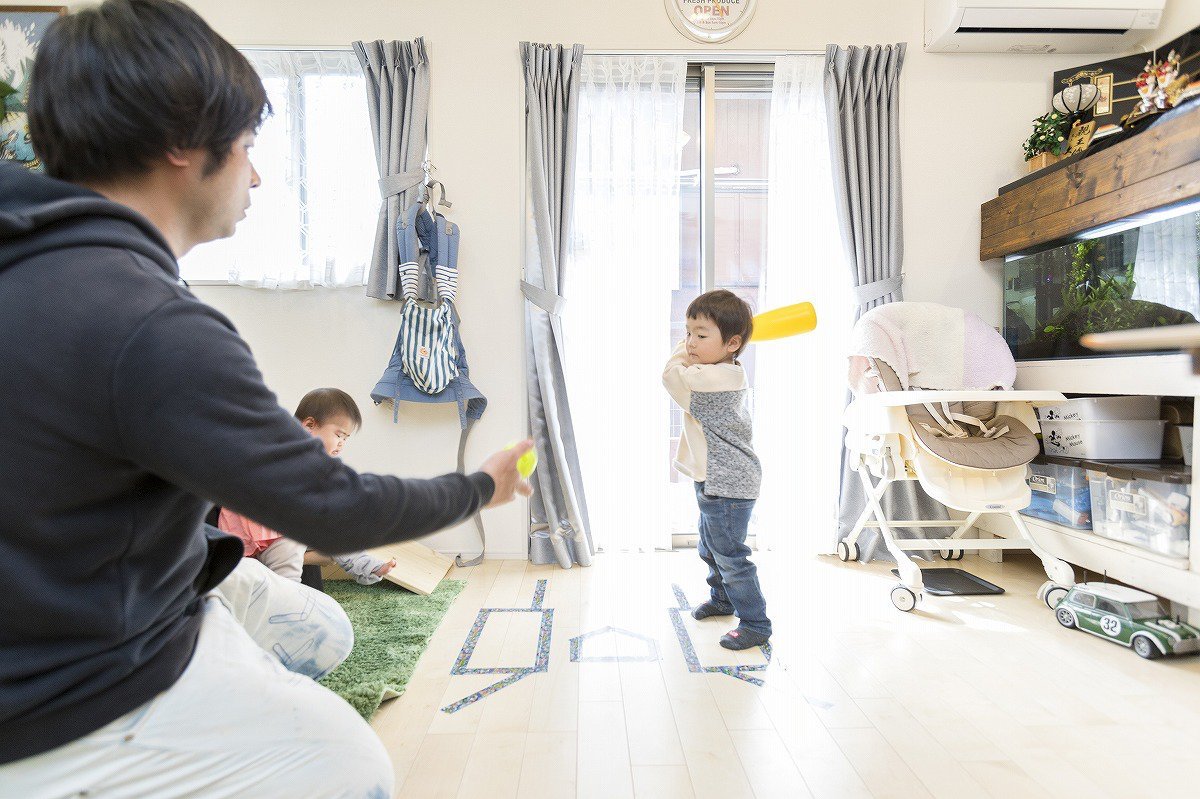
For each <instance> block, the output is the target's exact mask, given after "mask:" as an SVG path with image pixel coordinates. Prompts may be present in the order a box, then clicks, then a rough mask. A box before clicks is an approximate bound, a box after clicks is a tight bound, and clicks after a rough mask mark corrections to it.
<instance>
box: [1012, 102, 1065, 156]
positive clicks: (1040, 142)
mask: <svg viewBox="0 0 1200 799" xmlns="http://www.w3.org/2000/svg"><path fill="white" fill-rule="evenodd" d="M1070 130H1071V125H1070V121H1069V119H1068V117H1067V115H1066V114H1060V113H1059V112H1057V111H1048V112H1047V113H1045V114H1042V115H1041V116H1040V117H1038V118H1037V119H1035V120H1033V133H1031V134H1030V135H1029V138H1028V139H1026V140H1025V145H1024V146H1025V160H1026V161H1028V160H1029V159H1030V158H1033V157H1034V156H1035V155H1040V154H1041V153H1052V154H1053V155H1062V154H1063V153H1065V152H1066V151H1067V134H1068V133H1070Z"/></svg>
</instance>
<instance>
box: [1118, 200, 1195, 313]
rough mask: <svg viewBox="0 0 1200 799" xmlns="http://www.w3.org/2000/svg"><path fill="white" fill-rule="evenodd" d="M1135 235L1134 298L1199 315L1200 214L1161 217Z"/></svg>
mask: <svg viewBox="0 0 1200 799" xmlns="http://www.w3.org/2000/svg"><path fill="white" fill-rule="evenodd" d="M1137 235H1138V242H1137V255H1136V256H1135V257H1134V259H1133V264H1134V266H1133V279H1134V282H1135V285H1134V289H1133V299H1135V300H1148V301H1150V302H1158V303H1162V304H1163V305H1169V306H1171V307H1172V308H1178V309H1179V310H1181V311H1187V312H1188V313H1190V314H1191V315H1192V316H1194V317H1196V318H1197V319H1200V282H1197V279H1196V278H1197V270H1198V269H1200V214H1197V213H1187V214H1184V215H1182V216H1176V217H1172V218H1171V219H1163V220H1161V221H1158V222H1155V223H1153V224H1150V225H1146V226H1145V227H1143V228H1141V229H1140V230H1139V231H1138V233H1137Z"/></svg>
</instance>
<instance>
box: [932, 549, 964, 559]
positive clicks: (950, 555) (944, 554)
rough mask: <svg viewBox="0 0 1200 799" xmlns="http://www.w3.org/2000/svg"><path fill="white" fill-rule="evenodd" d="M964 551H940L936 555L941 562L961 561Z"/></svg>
mask: <svg viewBox="0 0 1200 799" xmlns="http://www.w3.org/2000/svg"><path fill="white" fill-rule="evenodd" d="M965 554H966V550H963V549H957V548H956V549H942V550H939V551H938V555H939V556H940V557H941V559H942V560H962V559H963V555H965Z"/></svg>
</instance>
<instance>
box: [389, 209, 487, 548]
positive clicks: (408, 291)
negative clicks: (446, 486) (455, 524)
mask: <svg viewBox="0 0 1200 799" xmlns="http://www.w3.org/2000/svg"><path fill="white" fill-rule="evenodd" d="M441 204H442V205H446V206H448V205H449V203H447V202H446V201H445V196H444V194H443V198H442V202H441ZM458 237H459V229H458V225H456V224H454V223H453V222H450V221H449V220H447V219H446V217H445V216H443V215H442V214H440V213H438V212H437V211H436V210H434V208H433V203H431V202H427V200H426V199H425V198H422V200H421V201H420V202H417V203H415V204H413V205H412V206H410V207H409V208H407V209H405V211H404V213H403V214H401V215H400V218H399V220H398V221H397V222H396V243H397V245H398V248H399V253H400V265H399V270H400V272H399V274H400V288H401V292H402V294H403V298H404V309H403V311H402V312H401V320H400V331H399V332H398V333H397V334H396V346H395V347H394V348H393V349H392V357H391V358H390V359H389V361H388V365H387V368H386V369H384V370H383V376H382V377H380V378H379V382H378V383H376V384H375V389H374V390H373V391H372V392H371V399H373V400H375V404H376V405H379V404H381V403H383V402H386V401H388V400H390V401H391V402H392V421H399V414H400V411H399V405H400V403H401V402H421V403H446V402H453V403H455V404H457V405H458V421H459V427H460V429H461V430H462V433H461V434H460V435H459V439H458V471H459V472H465V466H466V464H465V458H466V447H467V437H468V436H469V435H470V433H471V428H472V427H473V426H474V424H475V422H477V421H479V418H480V417H481V416H483V412H484V410H485V409H486V408H487V398H486V397H484V396H483V394H482V393H481V392H480V391H479V389H478V388H476V387H475V385H474V384H473V383H472V382H471V379H470V368H469V367H468V366H467V353H466V350H465V349H463V343H462V337H461V336H460V335H459V332H458V325H459V318H458V311H457V309H456V308H455V306H454V302H455V299H456V298H457V295H458ZM431 278H432V279H431ZM429 283H432V284H434V285H436V291H437V300H436V302H433V303H425V302H423V301H421V300H420V299H418V287H419V286H421V285H422V284H424V285H428V284H429ZM475 526H476V528H477V529H478V530H479V539H480V553H479V556H478V557H476V558H474V559H472V560H469V561H467V560H463V557H462V556H461V555H459V556H458V558H457V559H456V562H457V563H458V565H459V566H473V565H475V564H477V563H479V562H480V561H482V560H483V554H484V550H485V549H486V535H485V533H484V529H483V520H482V519H481V517H480V516H479V514H475Z"/></svg>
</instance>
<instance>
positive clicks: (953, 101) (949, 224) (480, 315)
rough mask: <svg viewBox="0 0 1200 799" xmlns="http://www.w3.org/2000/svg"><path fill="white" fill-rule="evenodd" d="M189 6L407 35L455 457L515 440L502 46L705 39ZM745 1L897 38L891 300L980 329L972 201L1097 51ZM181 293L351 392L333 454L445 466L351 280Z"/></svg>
mask: <svg viewBox="0 0 1200 799" xmlns="http://www.w3.org/2000/svg"><path fill="white" fill-rule="evenodd" d="M192 5H193V7H195V8H196V9H197V10H198V11H199V12H200V13H201V15H203V16H204V17H205V18H206V19H207V20H208V21H209V23H210V24H212V25H213V27H215V28H216V29H217V30H218V31H219V32H220V33H222V34H223V35H224V36H226V37H227V38H228V39H229V40H230V41H232V42H233V43H235V44H271V45H289V44H290V45H346V44H348V43H349V42H350V41H352V40H355V39H364V40H369V39H380V38H382V39H411V38H414V37H416V36H424V37H425V38H426V41H427V43H428V45H429V48H430V57H431V60H432V74H433V102H432V109H431V119H430V151H431V158H432V160H433V161H434V162H435V163H436V164H437V166H438V169H439V171H438V176H439V177H440V178H441V179H442V180H444V181H445V183H446V185H447V186H448V187H449V191H450V196H451V198H452V199H453V200H454V209H453V212H452V216H453V218H454V219H455V221H456V222H458V223H460V224H461V226H462V229H463V245H462V250H461V254H460V266H461V292H460V294H461V296H460V308H461V311H462V316H463V319H464V324H463V329H462V333H463V338H464V341H465V344H466V347H467V351H468V354H469V356H470V360H471V366H472V378H473V380H474V381H475V382H476V383H477V385H479V386H480V388H481V389H482V390H483V391H484V393H486V394H487V395H488V397H489V399H490V405H489V408H488V411H487V413H486V414H485V416H484V418H483V421H482V422H481V424H480V425H479V427H478V428H477V432H476V433H475V434H474V435H473V440H472V444H471V447H470V449H469V451H468V456H469V462H470V463H478V461H479V460H481V459H482V458H483V457H484V456H485V455H486V454H487V453H488V452H490V451H492V450H494V449H497V448H499V447H501V446H503V445H505V444H506V443H508V442H509V441H511V440H513V439H516V438H518V437H520V436H521V435H522V433H523V430H524V429H525V409H524V396H525V386H524V378H523V374H524V372H523V368H524V366H523V333H522V320H523V312H522V302H521V297H520V294H519V292H518V289H517V281H518V279H519V278H520V276H521V230H522V224H523V215H522V209H521V207H520V204H519V201H520V197H521V190H520V186H521V180H522V163H521V153H522V138H523V128H522V120H523V83H522V78H521V70H520V61H519V55H518V47H517V43H518V42H519V41H521V40H531V41H541V42H557V43H564V44H570V43H574V42H581V43H583V44H584V45H585V46H587V47H589V48H591V49H597V50H612V49H648V50H649V49H688V50H695V51H697V52H702V51H707V50H704V49H703V48H701V46H700V45H697V44H695V43H693V42H690V41H689V40H687V39H685V38H684V37H683V36H682V35H681V34H679V33H678V32H676V30H675V29H674V28H673V27H672V26H671V24H670V22H669V21H668V19H667V17H666V14H665V12H664V10H663V4H662V3H661V2H659V0H608V1H607V2H603V3H586V2H579V1H578V0H523V1H522V0H518V1H516V2H504V3H500V2H482V0H446V1H444V2H429V1H428V0H425V1H424V2H414V0H387V2H379V1H378V0H356V2H348V3H339V4H332V3H329V2H328V1H327V0H322V2H314V0H292V1H291V2H287V3H276V2H262V1H261V0H260V1H259V2H246V0H192ZM758 5H759V9H758V13H757V16H756V18H755V20H754V22H753V23H752V24H751V25H750V27H749V28H748V30H747V31H746V32H745V33H743V34H742V35H741V36H739V37H738V38H737V39H735V40H734V41H733V42H730V43H729V44H728V47H729V48H730V49H735V50H753V49H765V50H823V49H824V47H825V45H826V44H827V43H831V42H832V43H838V44H876V43H893V42H901V41H903V42H907V43H908V54H907V57H906V60H905V64H904V70H903V73H902V76H903V80H902V90H901V112H902V117H903V119H902V123H903V124H902V147H903V174H904V208H905V217H904V225H905V228H904V233H905V243H906V246H905V262H906V271H907V274H908V280H907V285H906V297H907V298H908V299H911V300H928V301H936V302H945V303H952V304H956V305H961V306H963V307H966V308H968V309H970V310H973V311H975V312H976V313H978V314H980V315H981V316H982V317H983V318H984V319H986V320H988V321H989V322H991V323H994V324H997V323H998V322H999V309H1000V268H999V262H989V263H980V262H979V258H978V247H979V205H980V203H982V202H984V201H986V200H988V199H990V198H991V197H994V196H995V192H996V189H997V187H999V186H1001V185H1002V184H1005V183H1008V182H1010V181H1012V180H1015V179H1016V178H1017V177H1019V176H1020V175H1021V174H1022V173H1023V171H1024V165H1023V163H1022V157H1021V146H1020V145H1021V142H1022V141H1023V140H1024V139H1025V137H1026V136H1027V135H1028V131H1029V128H1030V122H1031V121H1032V119H1033V118H1034V117H1035V116H1038V115H1039V114H1041V113H1043V112H1044V111H1045V110H1046V109H1047V108H1048V107H1049V96H1050V82H1051V73H1052V72H1053V71H1054V70H1056V69H1061V68H1065V67H1068V66H1072V65H1075V64H1083V63H1087V62H1089V61H1094V60H1099V57H1097V58H1090V57H1088V56H1075V55H1067V56H1008V55H934V54H927V53H924V52H923V51H922V49H921V40H922V30H921V29H922V3H921V2H920V0H842V1H841V2H836V3H835V2H830V1H829V0H825V2H820V1H819V0H760V2H759V4H758ZM1196 25H1200V0H1170V2H1169V9H1168V11H1167V14H1166V17H1165V20H1164V26H1163V28H1162V30H1160V31H1159V32H1158V33H1157V34H1156V35H1155V37H1154V42H1162V41H1166V40H1168V39H1170V38H1173V37H1175V36H1177V35H1179V34H1180V33H1182V32H1184V31H1186V30H1188V29H1190V28H1191V27H1194V26H1196ZM711 49H713V48H709V50H711ZM264 257H269V254H267V253H264ZM631 267H632V268H633V269H634V270H636V269H637V268H640V265H631ZM813 267H814V268H820V265H819V264H817V265H813ZM197 293H198V294H200V296H201V297H203V298H204V299H205V300H206V301H208V302H210V303H212V304H213V305H215V306H216V307H218V308H220V309H221V310H222V311H224V312H225V313H227V314H228V315H229V316H230V317H231V318H232V319H233V321H234V322H235V324H237V326H238V328H239V329H240V330H241V332H242V334H243V335H244V336H245V337H246V339H247V340H248V341H249V342H250V344H251V346H252V347H253V349H254V352H255V355H256V357H257V358H258V361H259V364H260V365H261V367H262V370H263V372H264V374H265V375H266V379H267V382H268V384H269V385H271V386H272V387H273V388H274V389H275V391H276V392H277V393H278V395H279V398H280V401H281V402H282V403H283V405H285V406H288V407H291V406H294V404H295V403H296V401H297V400H298V399H299V397H300V396H301V395H302V394H303V393H304V392H305V391H306V390H307V389H309V388H311V387H314V386H318V385H337V386H340V387H342V388H344V389H346V390H347V391H350V392H351V393H352V394H353V395H354V396H355V397H356V398H357V399H358V400H359V402H360V403H361V404H362V405H363V407H364V411H365V415H366V423H365V429H364V430H363V431H362V433H360V434H359V435H358V436H357V437H356V438H355V439H353V440H352V441H351V443H350V446H349V448H348V450H347V456H346V460H347V461H348V462H349V463H351V464H352V465H353V466H355V467H356V468H360V469H364V470H375V471H385V472H394V473H397V474H402V475H433V474H437V473H441V472H443V471H447V470H450V469H452V468H453V465H454V455H455V451H456V450H455V447H456V444H457V437H458V429H457V428H458V425H457V415H456V413H455V411H454V410H453V409H452V408H451V407H438V406H431V407H424V408H418V407H415V406H412V405H405V406H403V407H402V410H401V413H400V424H399V426H394V425H393V424H392V420H391V411H390V410H385V409H383V408H378V409H377V408H374V407H372V406H371V404H370V400H369V397H368V395H369V392H370V390H371V388H372V387H373V386H374V384H375V381H376V380H377V379H378V377H379V374H380V372H381V370H382V369H383V367H384V365H385V364H386V361H387V357H388V355H389V353H390V352H391V346H392V343H393V341H394V336H395V333H396V324H397V319H398V317H397V311H398V308H397V307H395V306H394V305H390V304H386V303H381V302H378V301H374V300H367V299H365V298H364V297H363V296H362V294H361V292H359V291H313V292H303V293H272V292H263V291H254V290H250V289H241V288H225V287H220V288H199V289H198V290H197ZM614 390H619V387H618V386H614ZM525 514H526V511H525V509H524V508H523V507H509V508H505V509H503V510H497V511H493V512H489V513H488V514H487V520H488V525H489V531H490V534H491V539H490V543H489V551H490V552H491V553H492V554H493V555H496V556H501V555H512V556H523V555H524V553H525V535H526V533H525V524H524V519H525ZM432 543H433V545H434V546H437V547H438V548H441V549H446V550H457V549H458V548H460V547H465V548H468V549H469V548H470V547H471V546H472V544H471V534H470V531H469V529H468V528H466V527H461V528H459V529H457V530H454V531H449V532H446V533H443V534H441V535H439V536H437V537H436V538H435V539H434V540H433V541H432Z"/></svg>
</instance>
